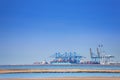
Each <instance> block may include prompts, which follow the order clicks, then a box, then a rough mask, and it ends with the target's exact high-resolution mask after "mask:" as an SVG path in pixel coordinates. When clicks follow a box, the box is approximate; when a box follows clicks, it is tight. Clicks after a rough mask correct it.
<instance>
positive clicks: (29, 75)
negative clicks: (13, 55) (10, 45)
mask: <svg viewBox="0 0 120 80" xmlns="http://www.w3.org/2000/svg"><path fill="white" fill-rule="evenodd" d="M0 69H111V70H120V66H115V65H114V66H113V65H109V66H108V65H1V66H0ZM50 77H120V73H12V74H10V73H8V74H0V78H50Z"/></svg>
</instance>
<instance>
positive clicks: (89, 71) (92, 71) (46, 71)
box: [0, 69, 120, 74]
mask: <svg viewBox="0 0 120 80" xmlns="http://www.w3.org/2000/svg"><path fill="white" fill-rule="evenodd" d="M80 72H87V73H120V70H87V69H1V70H0V74H3V73H80Z"/></svg>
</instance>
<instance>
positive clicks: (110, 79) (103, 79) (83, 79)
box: [0, 77, 120, 80]
mask: <svg viewBox="0 0 120 80" xmlns="http://www.w3.org/2000/svg"><path fill="white" fill-rule="evenodd" d="M0 80H120V77H67V78H14V79H12V78H7V79H0Z"/></svg>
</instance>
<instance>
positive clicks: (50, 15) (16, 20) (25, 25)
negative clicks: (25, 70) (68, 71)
mask: <svg viewBox="0 0 120 80" xmlns="http://www.w3.org/2000/svg"><path fill="white" fill-rule="evenodd" d="M98 44H103V45H104V50H105V51H106V54H111V55H114V56H115V58H116V60H118V61H120V0H0V64H32V63H33V62H35V61H41V60H48V58H49V56H50V55H52V54H54V53H55V52H70V51H71V52H74V51H75V52H77V53H79V54H81V55H82V56H85V57H87V58H89V57H90V55H89V48H92V49H93V51H94V52H95V51H96V47H98Z"/></svg>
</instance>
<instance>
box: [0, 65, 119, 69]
mask: <svg viewBox="0 0 120 80" xmlns="http://www.w3.org/2000/svg"><path fill="white" fill-rule="evenodd" d="M0 69H112V70H120V65H1V66H0Z"/></svg>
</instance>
